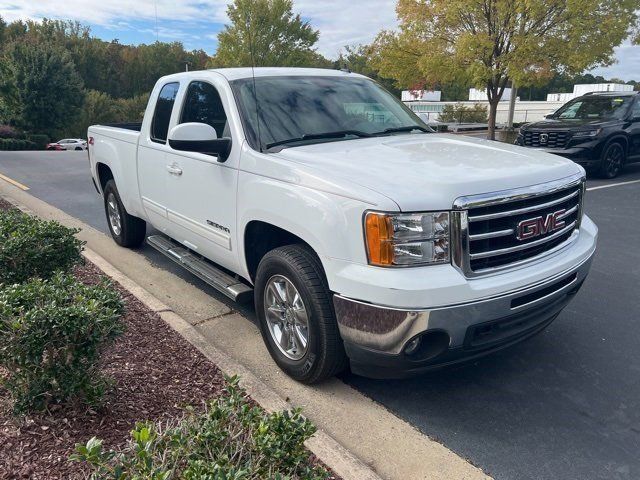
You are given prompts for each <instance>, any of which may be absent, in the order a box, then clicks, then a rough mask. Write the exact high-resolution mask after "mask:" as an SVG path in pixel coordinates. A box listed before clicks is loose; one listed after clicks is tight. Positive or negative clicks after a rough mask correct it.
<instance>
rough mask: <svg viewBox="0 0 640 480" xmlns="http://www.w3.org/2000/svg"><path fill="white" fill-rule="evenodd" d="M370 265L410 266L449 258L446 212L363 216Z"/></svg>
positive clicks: (444, 260) (436, 262)
mask: <svg viewBox="0 0 640 480" xmlns="http://www.w3.org/2000/svg"><path fill="white" fill-rule="evenodd" d="M364 223H365V232H364V233H365V240H366V244H367V256H368V258H369V263H370V264H371V265H378V266H413V265H430V264H438V263H447V262H449V212H429V213H393V214H387V213H379V212H368V213H367V214H366V216H365V222H364Z"/></svg>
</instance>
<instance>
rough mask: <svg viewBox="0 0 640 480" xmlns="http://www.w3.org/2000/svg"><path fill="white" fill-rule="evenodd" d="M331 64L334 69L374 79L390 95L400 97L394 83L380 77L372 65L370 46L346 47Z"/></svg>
mask: <svg viewBox="0 0 640 480" xmlns="http://www.w3.org/2000/svg"><path fill="white" fill-rule="evenodd" d="M333 63H334V68H347V69H349V70H350V71H352V72H355V73H359V74H361V75H365V76H367V77H369V78H372V79H374V80H375V81H376V82H378V83H379V84H380V85H382V86H383V87H385V88H386V89H387V90H389V91H390V92H391V93H393V94H394V95H396V96H398V97H400V89H399V88H398V87H397V86H396V85H395V81H394V80H392V79H390V78H385V77H381V76H380V74H379V73H378V70H377V69H376V68H375V66H374V65H373V63H372V61H371V46H370V45H347V46H345V47H344V51H341V52H340V55H339V56H338V58H337V59H336V60H335V61H334V62H333Z"/></svg>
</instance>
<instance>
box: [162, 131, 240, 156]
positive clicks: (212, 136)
mask: <svg viewBox="0 0 640 480" xmlns="http://www.w3.org/2000/svg"><path fill="white" fill-rule="evenodd" d="M168 138H169V146H170V147H171V148H173V149H174V150H181V151H184V152H198V153H204V154H206V155H216V156H217V157H218V161H219V162H224V161H226V160H227V158H229V153H230V152H231V139H230V138H218V135H217V134H216V130H215V129H214V128H213V127H212V126H211V125H207V124H206V123H198V122H190V123H181V124H180V125H176V126H175V127H173V128H172V129H171V131H170V132H169V136H168Z"/></svg>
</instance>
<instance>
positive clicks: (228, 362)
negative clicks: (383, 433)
mask: <svg viewBox="0 0 640 480" xmlns="http://www.w3.org/2000/svg"><path fill="white" fill-rule="evenodd" d="M2 198H3V199H4V200H6V201H7V202H9V203H11V204H12V205H14V206H15V207H16V208H17V209H19V210H21V211H23V212H25V213H28V214H31V215H35V213H34V212H32V211H31V210H29V209H28V208H26V207H25V206H24V205H21V204H20V203H18V202H17V201H16V200H14V199H13V198H11V197H8V196H5V195H2ZM82 255H83V256H84V257H85V258H86V259H87V260H89V261H90V262H91V263H93V264H94V265H95V266H96V267H98V268H99V269H100V270H102V272H103V273H104V274H105V275H107V276H108V277H110V278H111V279H112V280H114V281H116V282H118V283H119V284H120V285H121V286H122V287H123V288H124V289H125V290H127V291H128V292H129V293H131V295H133V296H134V297H136V298H137V299H138V300H139V301H140V302H142V304H144V305H145V306H146V307H147V308H148V309H149V310H151V311H153V312H154V313H156V314H157V315H158V316H159V317H160V318H161V319H162V320H163V321H164V322H165V323H166V324H168V325H169V326H170V327H171V328H173V329H174V330H175V331H176V332H177V333H178V334H180V336H182V338H184V339H185V340H186V341H187V342H189V343H190V344H191V345H193V346H194V347H196V348H197V349H198V350H199V351H200V352H201V353H202V354H203V355H204V356H205V357H207V358H208V359H209V360H210V361H211V362H212V363H214V364H215V365H216V366H217V367H218V368H219V369H220V370H221V371H222V372H223V373H224V374H226V375H229V376H233V375H237V376H238V377H240V385H241V386H242V388H244V389H245V390H246V391H247V393H248V394H249V395H250V396H251V398H253V400H255V401H256V402H258V404H259V405H260V406H261V407H262V408H264V409H265V410H266V411H268V412H275V411H281V410H289V409H290V408H291V405H289V404H288V403H287V402H285V401H284V400H283V399H282V398H281V397H280V396H279V395H278V394H277V393H276V392H275V391H274V390H272V389H271V388H269V387H268V386H267V385H266V384H265V383H264V382H262V381H261V380H260V379H259V378H258V377H256V376H255V375H254V374H253V373H251V371H249V370H248V369H247V368H246V367H244V366H243V365H241V364H240V363H238V362H237V361H235V360H234V359H233V358H231V357H230V356H229V355H227V354H226V353H224V352H222V351H220V350H219V349H217V348H216V347H214V346H213V345H211V343H210V342H208V341H207V339H206V338H205V337H204V336H203V335H202V334H201V333H200V332H198V331H197V330H196V329H195V328H194V327H193V326H192V325H191V324H190V323H189V322H187V321H186V320H185V319H184V318H182V317H181V316H180V315H178V314H177V313H175V312H174V311H173V310H172V309H171V308H170V307H169V306H168V305H166V304H164V303H163V302H162V301H161V300H160V299H158V298H157V297H155V296H154V295H152V294H151V293H149V292H148V291H147V290H145V289H144V288H143V287H142V286H140V285H139V284H137V283H136V282H134V281H133V280H132V279H130V278H129V277H127V276H126V275H125V274H124V273H122V272H121V271H120V270H118V269H117V268H116V267H114V266H113V265H111V264H110V263H109V262H108V261H107V260H105V259H104V258H103V257H101V256H100V255H99V254H97V253H96V252H94V251H93V250H91V249H90V248H87V247H85V249H84V251H83V252H82ZM305 445H306V447H307V448H308V449H309V450H310V451H311V452H312V453H313V454H314V455H315V456H316V457H317V458H319V459H320V460H321V461H322V462H323V463H324V464H325V465H327V466H328V467H329V468H331V470H333V471H334V472H335V473H337V474H338V475H340V476H341V477H342V478H343V479H344V480H382V478H381V477H380V476H379V475H378V474H376V473H375V472H374V471H373V470H372V469H371V468H370V467H368V466H367V465H365V464H364V463H363V462H361V461H360V460H359V459H358V458H357V457H356V456H355V455H354V454H353V453H351V452H350V451H349V450H347V449H346V448H345V447H343V446H342V445H340V444H339V443H338V442H337V441H336V440H334V439H333V438H332V437H331V436H330V435H329V434H327V433H326V432H324V431H322V430H321V429H318V430H317V431H316V433H315V434H314V435H313V437H311V438H310V439H309V440H307V441H306V442H305Z"/></svg>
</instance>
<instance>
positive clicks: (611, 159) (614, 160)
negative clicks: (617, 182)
mask: <svg viewBox="0 0 640 480" xmlns="http://www.w3.org/2000/svg"><path fill="white" fill-rule="evenodd" d="M624 162H625V151H624V147H623V146H622V145H621V144H619V143H612V144H610V145H607V147H606V148H605V149H604V152H602V160H601V161H600V170H599V174H600V176H601V177H603V178H615V177H617V176H618V174H619V173H620V170H622V167H623V166H624Z"/></svg>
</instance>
